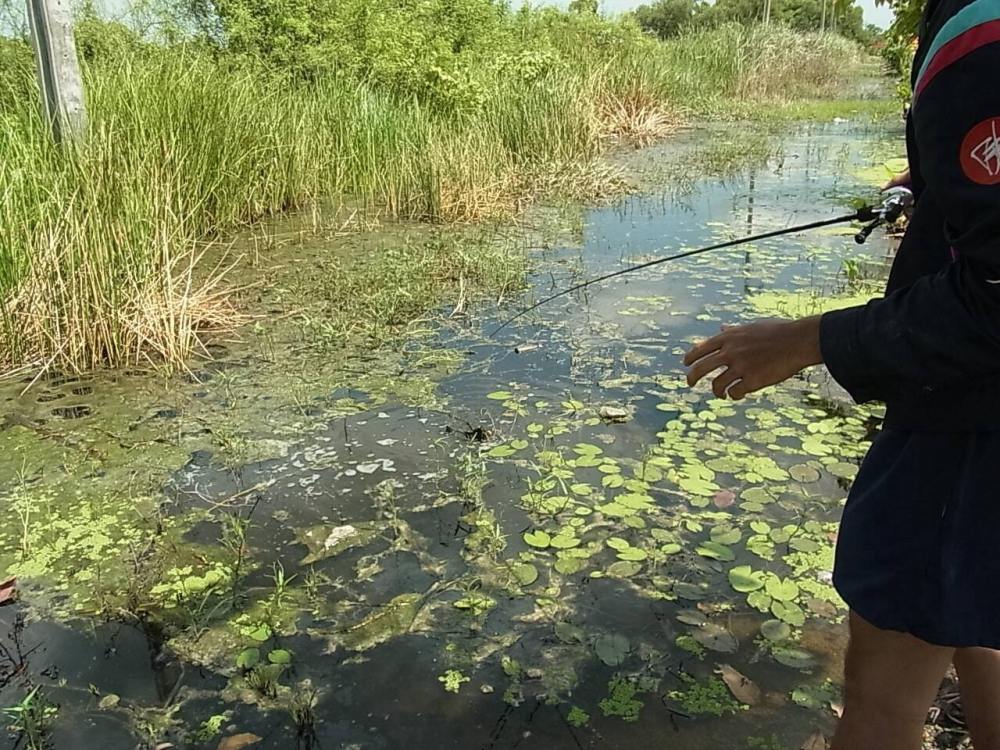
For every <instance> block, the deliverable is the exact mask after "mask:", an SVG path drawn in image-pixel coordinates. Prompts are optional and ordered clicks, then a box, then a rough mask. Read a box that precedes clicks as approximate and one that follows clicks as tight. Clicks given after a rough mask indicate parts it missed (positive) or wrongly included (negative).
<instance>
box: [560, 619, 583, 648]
mask: <svg viewBox="0 0 1000 750" xmlns="http://www.w3.org/2000/svg"><path fill="white" fill-rule="evenodd" d="M555 631H556V638H558V639H559V640H560V641H562V642H563V643H583V642H584V640H586V637H587V636H586V634H585V633H584V632H583V629H582V628H579V627H577V626H576V625H573V624H572V623H569V622H557V623H556V626H555Z"/></svg>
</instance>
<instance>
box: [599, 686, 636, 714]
mask: <svg viewBox="0 0 1000 750" xmlns="http://www.w3.org/2000/svg"><path fill="white" fill-rule="evenodd" d="M638 692H639V688H638V686H636V684H635V683H634V682H632V681H631V680H627V679H625V678H624V677H615V678H614V679H613V680H611V682H609V683H608V697H607V698H604V699H603V700H602V701H601V702H600V703H599V704H598V705H599V706H600V707H601V711H602V712H603V713H604V715H605V716H620V717H621V718H622V720H623V721H638V720H639V712H640V711H641V710H642V707H643V705H644V704H643V702H642V701H641V700H639V699H638V698H636V697H635V696H636V693H638Z"/></svg>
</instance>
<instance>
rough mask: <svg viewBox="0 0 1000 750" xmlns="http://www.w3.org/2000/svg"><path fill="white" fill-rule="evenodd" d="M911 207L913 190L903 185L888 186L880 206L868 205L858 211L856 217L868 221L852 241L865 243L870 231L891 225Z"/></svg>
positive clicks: (870, 233) (860, 243)
mask: <svg viewBox="0 0 1000 750" xmlns="http://www.w3.org/2000/svg"><path fill="white" fill-rule="evenodd" d="M912 207H913V191H912V190H910V189H909V188H905V187H894V188H889V190H887V191H886V194H885V200H884V201H882V205H881V206H869V207H867V208H863V209H861V210H860V211H858V218H859V219H860V220H861V221H867V222H870V223H869V224H868V225H867V226H865V227H864V229H862V230H861V231H860V232H858V233H857V234H856V235H854V241H855V242H857V243H858V244H859V245H863V244H865V242H867V241H868V238H869V237H871V235H872V232H874V231H875V230H876V229H878V228H879V227H880V226H882V225H883V224H884V225H887V226H891V225H892V224H895V223H896V222H897V221H899V217H901V216H902V215H903V214H904V213H906V212H907V211H908V210H909V209H910V208H912Z"/></svg>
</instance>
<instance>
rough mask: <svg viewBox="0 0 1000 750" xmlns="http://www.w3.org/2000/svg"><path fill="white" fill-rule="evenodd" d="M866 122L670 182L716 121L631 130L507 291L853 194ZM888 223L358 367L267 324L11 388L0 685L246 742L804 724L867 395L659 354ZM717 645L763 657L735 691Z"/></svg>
mask: <svg viewBox="0 0 1000 750" xmlns="http://www.w3.org/2000/svg"><path fill="white" fill-rule="evenodd" d="M711 136H712V137H715V138H718V137H722V136H721V135H720V132H719V131H712V132H711ZM885 137H886V134H885V133H884V132H883V131H881V130H878V129H869V128H867V127H862V126H852V125H850V124H841V125H836V126H834V125H830V126H812V127H809V128H806V129H803V130H801V131H799V132H797V133H795V134H793V135H791V136H789V137H788V138H786V139H785V140H784V142H783V143H782V144H781V146H780V148H778V149H777V150H776V153H775V154H774V155H773V156H772V158H770V159H769V160H768V161H767V163H766V164H761V165H757V166H755V167H753V168H750V169H747V170H746V171H743V172H740V173H738V174H737V175H735V176H733V177H731V178H730V179H727V180H724V181H723V180H704V179H703V180H697V181H695V182H694V183H692V184H687V185H686V186H685V189H684V190H681V189H679V188H678V183H677V182H676V181H674V182H672V185H673V187H671V188H670V189H663V188H655V189H654V187H653V186H655V185H656V184H658V183H659V184H662V179H661V175H660V171H661V169H662V167H663V166H664V165H675V164H676V163H677V162H678V161H679V160H684V159H690V158H692V156H691V155H692V153H693V151H692V148H693V147H692V145H691V144H692V143H703V142H704V139H705V133H699V134H694V135H692V136H689V137H688V139H687V142H686V141H685V139H683V138H682V139H678V140H677V141H675V142H672V143H671V144H669V145H667V146H663V147H659V148H654V149H647V150H644V151H641V152H636V153H635V154H632V155H628V156H627V158H626V162H627V167H628V169H629V170H630V171H632V172H633V173H636V174H639V175H640V176H642V178H643V180H644V184H646V185H647V189H646V190H645V191H644V192H643V193H642V194H639V195H635V196H632V197H629V198H626V199H624V200H621V201H618V202H616V203H615V204H614V205H610V206H607V207H603V208H597V209H593V210H589V211H587V212H586V213H585V215H584V218H583V221H582V224H581V225H580V226H577V227H575V228H573V229H572V230H571V231H566V232H561V233H557V234H556V235H555V236H556V237H557V240H556V241H555V242H551V243H549V246H548V247H546V248H545V249H543V250H539V251H538V252H537V255H538V267H539V272H538V273H537V274H536V275H535V276H534V277H533V283H534V289H533V290H532V292H531V294H533V295H537V296H539V297H540V296H542V295H544V294H547V293H549V292H550V290H551V288H562V287H564V286H566V285H568V284H570V283H573V282H574V281H577V280H579V279H581V278H586V277H590V276H593V275H596V274H600V273H604V272H607V271H610V270H614V269H617V268H619V267H621V265H622V264H625V263H633V262H640V261H642V260H645V259H647V258H649V257H653V256H654V255H661V254H669V253H673V252H677V251H678V250H681V249H685V248H691V247H697V246H701V245H704V244H709V243H712V242H717V241H719V240H720V239H723V238H730V237H738V236H746V235H749V234H754V233H758V232H764V231H769V230H772V229H776V228H779V227H783V226H788V225H792V224H797V223H802V222H806V221H811V220H815V219H821V218H825V217H828V216H833V215H836V214H839V213H846V211H845V210H844V206H845V198H846V197H848V196H852V195H857V194H859V193H862V192H865V190H867V191H868V192H869V193H870V192H871V191H870V188H864V187H863V186H862V185H861V181H860V179H859V177H858V173H859V171H860V170H861V169H862V168H864V167H867V166H870V164H871V162H872V158H873V156H872V149H873V148H874V147H875V146H876V145H877V144H879V143H881V142H882V140H883V139H884V138H885ZM540 216H541V217H542V218H538V221H539V222H543V221H549V219H548V218H545V216H544V215H543V214H540ZM888 251H889V242H888V240H886V239H883V238H881V237H878V236H876V238H874V239H873V240H872V241H871V243H870V244H869V245H867V246H865V247H864V248H858V247H856V246H855V245H854V243H853V241H852V240H851V239H850V237H849V236H845V235H844V234H843V233H833V232H821V233H814V234H811V235H809V236H797V237H791V238H782V239H779V240H772V241H770V242H767V243H761V244H756V245H753V246H747V247H745V248H741V249H736V250H729V251H723V252H721V253H718V254H712V255H708V256H702V257H699V258H695V259H691V260H688V261H682V262H680V263H675V264H670V265H667V266H664V267H661V268H658V269H653V270H650V271H647V272H643V273H640V274H636V275H632V276H628V277H625V278H624V279H622V280H620V281H615V282H612V283H609V284H607V285H604V286H600V287H593V288H590V289H588V290H586V291H585V292H581V293H579V294H576V295H573V296H570V297H565V298H562V299H560V300H558V301H556V302H554V303H552V304H550V305H548V306H546V307H544V308H542V309H540V310H539V311H538V312H537V313H535V314H532V315H531V316H528V317H527V318H525V319H522V320H521V321H519V322H518V323H517V324H515V325H513V326H511V327H510V328H508V329H506V330H505V331H504V332H503V333H502V334H501V335H500V336H499V337H497V338H496V339H490V338H488V337H486V335H485V334H486V333H488V332H489V331H491V330H492V329H493V328H494V327H495V326H496V325H497V324H498V323H499V322H500V320H502V315H501V314H500V313H497V312H494V311H489V310H481V311H477V314H476V315H474V316H472V317H470V318H469V319H467V320H465V321H457V322H456V321H453V322H451V323H449V324H447V325H444V326H442V327H441V328H440V329H439V330H438V331H437V333H436V334H435V336H434V338H433V339H430V340H427V339H423V340H419V341H415V342H411V344H409V345H407V346H406V347H404V348H403V349H402V350H401V351H400V352H397V353H396V354H395V355H393V356H392V357H390V358H387V359H378V360H371V361H369V362H360V363H358V362H354V363H349V364H348V368H349V371H348V372H347V373H344V372H343V369H340V370H338V367H341V368H342V365H343V363H340V362H337V361H326V362H325V363H324V364H322V365H317V364H316V361H315V358H313V359H309V360H306V359H299V358H298V356H299V355H297V354H295V351H294V349H293V348H292V347H291V346H289V345H288V342H285V341H282V342H278V344H277V346H278V347H279V351H280V352H281V354H280V356H277V357H275V356H273V348H268V352H269V354H268V355H267V356H264V354H262V351H263V350H264V349H265V347H264V346H263V345H261V344H260V342H259V341H258V342H256V343H257V345H258V346H259V349H254V348H253V347H244V348H242V349H241V348H239V347H232V348H227V349H225V350H223V349H220V350H219V352H218V353H219V355H220V357H219V360H220V361H219V362H218V363H217V364H215V365H212V366H211V367H209V368H206V369H205V370H203V371H201V372H199V373H198V376H199V377H197V378H191V379H189V380H190V381H191V382H188V383H186V384H178V382H177V379H176V378H173V379H168V380H166V381H155V380H152V379H150V378H128V377H123V378H119V379H117V380H109V379H85V380H78V379H75V378H58V379H54V380H53V379H50V380H49V381H47V382H45V383H42V384H40V385H39V386H38V387H36V388H35V389H33V390H32V391H29V392H28V393H27V394H23V395H22V394H20V390H18V389H14V388H10V389H8V392H7V393H6V396H0V398H5V399H6V400H7V402H8V404H9V406H10V409H9V414H10V416H8V417H6V422H5V423H4V424H5V427H6V429H5V430H4V431H3V432H0V441H6V443H7V445H6V447H7V450H6V451H5V453H6V456H7V458H6V459H5V460H6V461H7V463H6V464H5V466H6V467H7V468H8V469H9V470H11V474H12V476H13V470H14V469H16V470H17V471H18V472H19V474H18V476H17V477H16V478H15V479H12V480H11V481H10V482H8V487H7V492H8V494H7V500H6V501H5V502H7V503H8V504H9V506H10V511H9V513H8V517H9V518H10V519H11V522H10V523H9V525H8V528H7V529H6V530H5V531H4V532H3V534H4V539H3V543H4V546H5V547H6V548H7V550H8V551H7V552H5V553H3V554H4V556H3V558H0V559H2V560H3V561H4V562H5V563H9V564H10V566H11V570H12V571H13V572H15V573H17V574H18V575H19V577H20V584H19V585H20V586H21V594H22V596H21V602H20V603H19V604H17V605H14V606H7V607H3V608H2V609H0V624H2V626H3V627H0V632H3V631H6V630H8V629H11V628H12V627H13V621H14V619H15V617H17V616H18V615H19V614H23V615H26V616H27V618H28V619H27V621H26V625H25V626H24V629H23V632H22V633H20V636H19V638H20V642H21V651H22V652H24V651H28V650H31V653H30V654H29V655H27V656H26V658H25V659H24V660H23V661H24V665H23V671H22V667H21V665H20V664H19V662H20V661H21V659H20V658H18V657H17V656H16V652H17V647H15V646H14V644H13V641H12V639H11V638H8V639H6V640H3V641H2V642H3V643H5V644H6V645H7V646H8V647H9V650H10V651H11V652H12V654H11V662H12V664H8V665H7V670H6V671H7V672H13V671H15V670H14V668H13V665H16V666H17V671H16V674H8V675H7V677H6V687H5V688H4V689H3V690H2V691H0V699H2V701H0V702H2V703H3V704H5V705H9V704H11V703H13V702H15V701H17V700H19V699H20V698H21V697H22V696H23V694H24V687H23V686H24V684H25V682H24V677H25V675H30V678H31V680H32V681H33V682H34V683H36V684H39V685H42V686H43V688H44V690H45V692H46V694H47V696H48V699H49V700H50V701H52V702H53V703H57V704H59V706H60V708H59V711H58V714H57V715H56V718H55V719H54V721H53V727H54V745H55V746H56V747H59V748H64V747H68V748H74V747H79V748H90V747H96V746H98V745H100V746H102V747H107V748H118V747H121V748H132V747H136V746H140V743H146V744H150V745H155V743H156V742H161V741H168V742H172V743H173V744H174V745H175V746H176V747H192V748H196V747H215V746H216V745H217V744H218V742H219V738H220V737H221V736H227V735H232V734H237V733H240V732H251V733H253V734H255V735H257V736H259V737H261V738H262V740H261V742H260V745H259V746H262V747H269V748H272V747H273V748H291V747H297V746H298V747H323V748H354V747H356V748H402V747H407V748H409V747H413V748H425V747H426V748H431V747H433V748H439V747H448V748H498V749H499V748H542V747H545V748H551V747H559V748H562V747H565V748H591V747H593V748H597V747H602V748H603V747H611V748H617V747H633V746H641V747H654V746H669V747H671V748H678V749H679V750H683V749H685V748H706V747H712V748H744V747H775V748H779V747H780V748H786V747H787V748H798V747H800V746H801V744H802V742H803V741H804V740H805V739H806V737H808V736H809V735H810V734H811V733H813V732H814V731H817V730H821V731H823V730H829V728H830V727H831V725H832V721H833V713H832V711H831V708H830V703H831V701H832V702H833V703H834V704H836V702H837V688H836V685H835V683H836V682H837V681H838V680H839V659H840V658H841V651H842V648H843V645H844V635H845V634H844V628H843V625H842V619H843V616H844V614H845V612H844V610H843V606H842V603H841V602H839V599H838V598H837V597H836V594H835V592H833V590H832V588H831V586H830V585H829V570H830V564H831V561H832V557H831V555H832V544H833V539H834V535H835V520H836V518H837V517H838V513H839V508H840V506H841V504H842V502H843V499H844V497H845V495H846V489H847V487H848V486H849V482H850V478H851V477H852V475H853V473H854V471H856V466H857V463H858V461H859V459H860V457H861V456H862V455H863V453H864V451H865V449H866V447H867V441H868V439H869V438H870V435H871V431H872V429H873V428H874V426H875V425H876V424H877V421H878V412H877V411H875V410H861V409H856V408H854V407H852V406H850V405H849V404H847V403H846V402H845V400H844V399H843V398H842V397H841V396H840V395H839V394H838V393H837V389H836V388H835V387H834V386H832V385H831V384H830V383H829V381H828V379H827V378H825V377H824V376H823V375H822V374H820V373H810V374H808V375H807V376H805V377H804V378H799V379H795V380H793V381H790V382H789V383H788V384H786V385H784V386H782V387H780V388H777V389H774V390H772V391H770V392H768V393H767V394H765V395H764V396H762V397H759V398H753V399H749V400H748V401H746V402H743V403H740V404H736V405H734V404H731V403H726V402H721V401H717V400H714V399H712V398H711V395H710V394H709V393H707V391H706V389H705V388H700V389H699V390H697V391H696V392H694V393H691V392H690V391H689V390H688V389H687V388H686V387H685V386H684V384H683V380H682V375H683V374H682V369H681V368H680V366H679V356H680V354H681V353H682V352H683V351H684V350H685V349H686V347H687V346H689V344H690V342H692V341H693V340H695V339H697V338H700V337H703V336H706V335H710V334H711V333H713V332H714V331H716V330H718V327H719V325H720V323H722V322H738V321H740V320H743V319H750V318H752V317H757V316H759V315H760V314H762V313H765V312H768V311H772V310H775V309H777V310H779V311H785V312H792V313H799V314H804V313H807V312H812V311H814V310H816V309H819V307H820V306H821V305H826V304H828V303H829V298H830V297H835V296H838V295H841V296H843V295H849V294H856V290H849V289H846V288H845V280H844V275H843V273H842V259H843V258H845V257H847V258H854V259H856V260H858V261H859V263H860V266H859V267H862V268H866V269H869V273H871V274H872V275H874V276H877V275H878V274H879V272H880V271H879V268H880V266H881V265H882V264H883V262H884V260H885V258H886V256H887V254H888ZM872 269H874V270H872ZM529 296H530V295H529ZM511 309H513V308H510V309H505V310H503V311H501V312H502V313H503V314H508V313H510V312H511ZM268 346H269V347H273V346H274V342H269V344H268ZM441 351H445V352H447V353H448V354H447V356H442V355H441V354H440V352H441ZM302 356H303V357H305V356H306V355H302ZM334 360H335V358H334ZM304 361H308V362H309V363H310V364H309V367H308V368H305V369H304V370H302V372H300V371H299V369H298V368H299V366H300V364H301V362H304ZM350 368H353V369H350ZM306 372H308V374H306ZM290 373H291V374H292V375H293V376H294V377H293V378H291V380H290V379H289V374H290ZM376 378H377V380H378V382H380V383H385V382H387V381H388V382H389V383H391V384H392V385H391V387H389V386H384V385H382V386H379V387H375V386H374V385H373V384H374V383H375V382H376ZM290 383H291V385H290ZM22 387H23V386H22ZM290 391H294V393H293V394H292V395H293V396H294V397H289V392H290ZM391 393H396V394H397V395H398V394H400V393H402V394H405V395H402V396H399V397H398V398H391V397H390V396H389V395H387V394H391ZM118 404H124V406H123V407H122V408H118V406H117V405H118ZM289 404H294V405H295V406H294V408H292V407H290V406H289ZM602 407H613V408H615V409H625V410H627V412H628V417H627V419H626V421H624V422H621V423H616V422H611V421H609V420H607V419H602V418H601V416H600V415H601V408H602ZM100 434H104V435H105V436H106V437H105V439H103V440H101V439H98V437H97V436H98V435H100ZM108 436H109V437H108ZM26 445H30V446H31V449H30V450H28V449H26V448H25V446H26ZM27 457H30V461H29V460H28V458H27ZM234 457H237V458H234ZM15 459H17V460H15ZM18 461H19V463H18ZM18 467H19V468H18ZM165 467H166V468H165ZM144 479H145V480H148V481H149V483H150V484H151V485H152V486H153V487H154V489H153V490H151V491H146V490H142V489H139V488H142V487H144V485H143V480H144ZM129 488H134V489H133V490H132V491H131V492H129ZM66 508H68V509H69V510H68V511H67V510H66ZM60 509H62V510H60ZM51 517H55V518H56V519H57V520H58V519H59V518H60V517H64V518H65V522H64V523H63V525H60V524H59V523H56V522H55V521H51V520H44V521H40V520H39V519H49V518H51ZM241 533H245V540H243V538H242V536H241ZM15 550H19V551H18V552H15ZM118 560H122V561H125V563H124V564H123V563H122V562H115V561H118ZM278 566H280V567H278ZM744 566H750V567H749V569H747V568H745V567H744ZM734 569H735V570H736V572H735V573H733V572H732V571H733V570H734ZM122 571H124V572H122ZM772 576H773V577H772ZM282 579H284V580H285V581H286V582H285V583H282ZM744 584H745V585H744ZM736 588H740V589H741V590H739V591H737V590H736ZM747 589H752V590H747ZM123 592H124V593H123ZM137 612H138V613H140V616H139V617H138V619H137V618H136V616H135V613H137ZM142 613H148V614H142ZM105 620H110V622H104V621H105ZM765 622H767V623H768V624H766V625H763V624H764V623H765ZM782 623H784V624H782ZM762 625H763V627H764V631H763V632H762V630H761V628H762ZM764 632H766V633H767V635H764ZM269 655H270V657H271V659H272V660H274V661H278V662H282V664H278V665H275V666H273V667H263V666H262V665H266V664H268V663H269V660H268V657H269ZM255 659H259V660H260V664H258V665H257V666H253V667H252V668H250V669H243V668H241V667H240V666H237V661H238V660H240V665H241V666H242V667H249V666H251V665H252V664H253V662H254V660H255ZM285 661H288V663H287V664H283V663H284V662H285ZM719 665H731V666H732V667H734V668H735V669H737V670H738V671H739V672H741V673H742V674H744V675H746V676H747V677H748V678H750V679H751V680H753V681H754V683H756V685H757V686H758V687H759V688H760V693H761V697H760V698H759V699H758V700H755V701H754V705H752V706H744V705H740V704H739V703H738V702H735V701H734V700H733V698H732V697H731V696H730V694H729V692H728V691H727V689H726V688H725V687H724V686H723V685H722V683H720V682H718V680H717V677H716V674H715V673H716V670H717V669H718V668H719ZM269 671H270V673H271V676H272V677H274V676H276V681H275V682H274V683H273V684H271V683H268V682H267V680H266V677H267V674H268V672H269ZM279 673H280V674H279ZM4 674H5V666H4V664H2V663H0V684H3V683H4V681H5V679H4ZM255 680H256V681H255ZM262 680H263V683H265V684H262ZM254 681H255V682H254ZM828 681H829V682H828ZM449 686H450V687H451V688H452V690H448V689H447V688H448V687H449ZM454 690H457V692H453V691H454ZM102 699H104V702H103V703H101V701H102ZM308 706H311V711H310V710H306V708H305V707H308ZM713 712H716V713H718V712H721V713H722V714H723V715H722V716H714V715H712V713H713ZM212 717H216V718H215V719H214V720H213V719H212ZM762 743H763V744H762ZM768 743H772V744H768ZM141 746H145V745H141Z"/></svg>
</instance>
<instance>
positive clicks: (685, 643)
mask: <svg viewBox="0 0 1000 750" xmlns="http://www.w3.org/2000/svg"><path fill="white" fill-rule="evenodd" d="M674 643H676V644H677V647H678V648H680V649H683V650H684V651H687V652H688V653H689V654H694V655H695V656H697V657H698V658H699V659H702V658H704V656H705V647H704V646H702V645H701V644H700V643H698V641H696V640H695V639H694V638H693V637H691V636H690V635H686V634H685V635H679V636H677V639H676V640H675V641H674Z"/></svg>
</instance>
